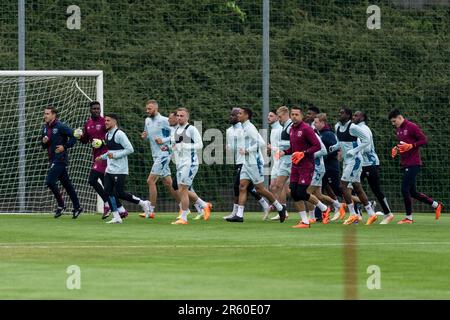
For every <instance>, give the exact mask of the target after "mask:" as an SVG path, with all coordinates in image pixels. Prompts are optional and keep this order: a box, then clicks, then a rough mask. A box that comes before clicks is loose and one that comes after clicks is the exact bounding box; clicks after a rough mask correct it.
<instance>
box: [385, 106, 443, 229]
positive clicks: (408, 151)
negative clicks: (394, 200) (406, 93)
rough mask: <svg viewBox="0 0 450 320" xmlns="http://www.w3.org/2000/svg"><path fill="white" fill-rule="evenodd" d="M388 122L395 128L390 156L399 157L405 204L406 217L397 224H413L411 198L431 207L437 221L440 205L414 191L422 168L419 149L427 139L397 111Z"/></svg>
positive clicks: (391, 114)
mask: <svg viewBox="0 0 450 320" xmlns="http://www.w3.org/2000/svg"><path fill="white" fill-rule="evenodd" d="M389 120H390V121H391V123H392V125H393V126H394V127H395V128H397V133H396V135H397V140H398V141H399V143H398V144H397V145H396V146H395V147H394V148H392V151H391V156H392V158H395V157H396V156H398V155H400V164H401V166H402V169H403V180H402V195H403V201H404V202H405V210H406V217H405V218H404V219H403V220H401V221H399V222H398V224H411V223H413V222H414V220H413V215H412V201H411V197H412V198H414V199H416V200H419V201H420V202H423V203H426V204H429V205H430V206H432V208H433V209H434V211H435V217H436V220H437V219H439V217H440V216H441V211H442V207H443V205H442V203H441V202H437V201H434V200H433V199H432V198H431V197H429V196H427V195H426V194H424V193H421V192H418V191H417V190H416V177H417V174H418V173H419V171H420V167H421V166H422V159H421V158H420V150H419V148H420V147H421V146H423V145H426V144H427V142H428V141H427V137H426V136H425V134H424V133H423V132H422V130H421V129H420V127H419V126H418V125H417V124H415V123H413V122H411V121H409V120H407V119H405V118H404V117H403V116H402V114H401V113H400V111H399V110H397V109H395V110H392V111H391V112H390V113H389Z"/></svg>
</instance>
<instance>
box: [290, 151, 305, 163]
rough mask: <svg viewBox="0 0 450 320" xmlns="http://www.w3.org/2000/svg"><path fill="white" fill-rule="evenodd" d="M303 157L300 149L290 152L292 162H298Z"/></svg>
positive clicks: (303, 154)
mask: <svg viewBox="0 0 450 320" xmlns="http://www.w3.org/2000/svg"><path fill="white" fill-rule="evenodd" d="M304 157H305V153H304V152H301V151H297V152H294V153H293V154H292V163H293V164H298V163H299V162H300V161H301V160H302V159H303V158H304Z"/></svg>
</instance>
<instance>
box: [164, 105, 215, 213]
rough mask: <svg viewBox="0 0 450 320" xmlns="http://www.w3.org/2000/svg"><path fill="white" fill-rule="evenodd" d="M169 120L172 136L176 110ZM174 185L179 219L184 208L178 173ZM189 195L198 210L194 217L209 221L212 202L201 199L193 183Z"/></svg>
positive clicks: (174, 127)
mask: <svg viewBox="0 0 450 320" xmlns="http://www.w3.org/2000/svg"><path fill="white" fill-rule="evenodd" d="M168 121H169V125H170V132H171V136H172V135H173V134H175V130H176V128H177V126H178V120H177V112H176V111H174V112H171V113H169V117H168ZM169 150H171V148H169ZM171 157H172V162H173V163H175V160H174V159H173V153H171ZM172 187H173V189H174V190H175V191H177V192H176V194H177V198H176V199H175V201H176V202H177V204H178V206H179V208H180V210H179V212H178V217H177V220H178V219H180V218H181V215H182V213H183V210H182V209H181V201H180V196H179V195H178V182H177V176H176V175H175V176H174V178H173V179H172ZM188 195H189V200H190V202H191V203H193V204H194V207H195V209H196V210H197V215H196V216H195V217H194V220H200V219H202V218H203V220H205V221H207V220H208V219H209V217H210V215H211V210H212V204H211V203H210V202H206V201H204V200H203V199H201V198H200V197H199V196H198V194H197V193H196V192H195V190H194V188H193V186H192V185H191V186H190V187H189V188H188ZM189 214H190V211H189V212H188V216H189Z"/></svg>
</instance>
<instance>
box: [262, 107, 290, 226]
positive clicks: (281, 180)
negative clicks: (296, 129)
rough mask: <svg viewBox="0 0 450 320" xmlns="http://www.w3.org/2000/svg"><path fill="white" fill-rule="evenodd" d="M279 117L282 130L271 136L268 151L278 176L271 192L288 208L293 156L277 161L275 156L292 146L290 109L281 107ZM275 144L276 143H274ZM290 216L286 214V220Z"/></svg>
mask: <svg viewBox="0 0 450 320" xmlns="http://www.w3.org/2000/svg"><path fill="white" fill-rule="evenodd" d="M276 114H277V117H278V119H279V122H280V129H279V130H277V131H276V134H274V135H272V133H274V132H273V131H272V133H271V134H270V136H271V140H270V142H271V144H270V145H269V146H268V149H270V150H271V153H272V159H275V161H276V162H275V163H276V176H274V175H273V174H272V178H273V179H274V183H273V185H272V189H271V191H272V192H273V193H274V195H275V197H276V198H277V199H278V200H279V201H280V202H281V204H282V205H283V206H286V202H287V201H286V197H287V194H288V193H289V176H290V175H291V165H292V159H291V155H284V156H282V157H281V158H280V159H278V160H276V157H275V154H276V153H277V151H284V150H287V149H289V147H290V145H291V141H290V136H289V133H290V131H291V126H292V120H291V118H290V115H289V109H288V108H287V107H286V106H281V107H279V108H278V109H277V110H276ZM274 142H275V143H274ZM288 216H289V214H288V212H286V218H287V217H288ZM279 219H280V216H279V215H276V216H274V217H272V218H271V220H279Z"/></svg>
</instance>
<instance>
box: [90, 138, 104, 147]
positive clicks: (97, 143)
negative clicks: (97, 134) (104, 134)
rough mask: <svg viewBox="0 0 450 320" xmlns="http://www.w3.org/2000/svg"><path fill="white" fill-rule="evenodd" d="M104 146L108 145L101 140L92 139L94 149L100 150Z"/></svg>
mask: <svg viewBox="0 0 450 320" xmlns="http://www.w3.org/2000/svg"><path fill="white" fill-rule="evenodd" d="M104 145H106V143H105V141H103V140H100V139H92V148H94V149H98V148H101V147H102V146H104Z"/></svg>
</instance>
